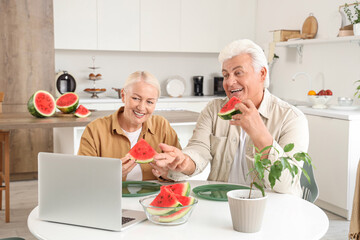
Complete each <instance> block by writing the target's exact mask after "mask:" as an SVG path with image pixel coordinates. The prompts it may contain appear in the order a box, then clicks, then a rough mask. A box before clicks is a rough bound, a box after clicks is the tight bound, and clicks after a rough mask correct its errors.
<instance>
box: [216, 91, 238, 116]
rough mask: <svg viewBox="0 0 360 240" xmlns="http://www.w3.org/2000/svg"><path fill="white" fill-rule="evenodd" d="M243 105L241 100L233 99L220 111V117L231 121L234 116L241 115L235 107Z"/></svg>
mask: <svg viewBox="0 0 360 240" xmlns="http://www.w3.org/2000/svg"><path fill="white" fill-rule="evenodd" d="M238 103H241V100H240V99H238V98H237V97H232V98H231V99H230V100H229V101H228V102H227V103H226V104H225V105H224V107H223V108H222V109H221V110H220V112H219V113H218V116H219V117H220V118H221V119H224V120H231V119H232V116H233V115H235V114H239V113H241V111H240V110H238V109H235V105H236V104H238Z"/></svg>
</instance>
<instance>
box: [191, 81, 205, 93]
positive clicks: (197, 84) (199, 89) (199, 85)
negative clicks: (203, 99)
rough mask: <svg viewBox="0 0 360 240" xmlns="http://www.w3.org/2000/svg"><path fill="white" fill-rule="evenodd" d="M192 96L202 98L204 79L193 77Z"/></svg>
mask: <svg viewBox="0 0 360 240" xmlns="http://www.w3.org/2000/svg"><path fill="white" fill-rule="evenodd" d="M193 80H194V95H195V96H204V94H203V82H204V77H203V76H194V77H193Z"/></svg>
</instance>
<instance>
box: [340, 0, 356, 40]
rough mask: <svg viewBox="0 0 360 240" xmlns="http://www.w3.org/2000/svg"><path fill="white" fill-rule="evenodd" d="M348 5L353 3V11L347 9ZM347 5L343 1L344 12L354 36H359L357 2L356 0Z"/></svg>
mask: <svg viewBox="0 0 360 240" xmlns="http://www.w3.org/2000/svg"><path fill="white" fill-rule="evenodd" d="M350 5H354V13H352V11H351V10H350V9H349V6H350ZM350 5H348V4H347V3H345V6H344V12H345V14H346V16H347V18H348V19H349V21H350V23H351V24H352V25H353V31H354V35H355V36H360V9H359V3H358V1H356V2H355V3H353V4H350Z"/></svg>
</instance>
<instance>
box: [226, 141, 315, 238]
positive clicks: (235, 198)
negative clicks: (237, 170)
mask: <svg viewBox="0 0 360 240" xmlns="http://www.w3.org/2000/svg"><path fill="white" fill-rule="evenodd" d="M271 148H274V147H273V146H267V147H265V148H263V149H262V150H259V149H258V148H256V147H255V150H256V153H255V156H254V168H252V169H250V171H249V174H248V175H250V173H252V179H251V184H250V189H249V190H245V189H243V190H234V191H230V192H228V200H229V206H230V211H231V217H232V221H233V227H234V229H235V230H236V231H240V232H257V231H259V230H260V229H261V223H262V218H263V215H264V212H265V206H266V199H267V196H266V193H265V190H264V189H265V183H264V178H265V172H268V180H269V183H270V187H271V188H273V187H274V186H275V184H276V180H280V177H281V174H282V172H283V171H284V170H286V169H287V170H289V172H290V174H291V176H292V178H294V177H295V176H296V175H297V174H298V173H299V169H300V170H301V171H302V172H303V174H304V175H305V177H306V178H307V179H308V181H309V182H310V178H309V176H308V174H307V172H306V170H305V169H303V168H302V167H301V166H300V165H299V163H298V162H301V161H303V162H306V163H307V164H310V165H312V161H311V158H310V156H309V155H308V154H307V153H305V152H298V153H295V154H294V155H293V156H292V157H290V156H288V155H286V153H288V152H290V151H292V150H293V148H294V144H293V143H290V144H287V145H286V146H285V147H284V153H285V155H284V156H281V157H279V158H278V159H276V160H275V161H273V162H271V161H270V160H269V159H268V158H267V156H268V153H267V152H268V150H270V149H271ZM274 149H275V150H276V152H277V153H279V151H278V150H277V149H276V148H274ZM254 188H257V189H258V190H255V189H254Z"/></svg>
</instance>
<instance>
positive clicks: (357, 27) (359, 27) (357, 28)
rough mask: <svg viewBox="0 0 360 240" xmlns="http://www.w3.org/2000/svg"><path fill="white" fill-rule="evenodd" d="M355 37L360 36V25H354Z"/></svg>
mask: <svg viewBox="0 0 360 240" xmlns="http://www.w3.org/2000/svg"><path fill="white" fill-rule="evenodd" d="M353 31H354V36H360V23H355V24H354V25H353Z"/></svg>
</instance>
